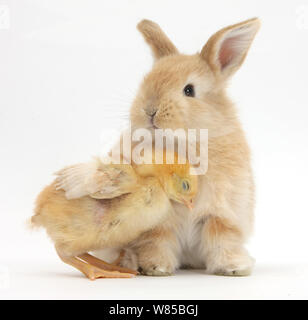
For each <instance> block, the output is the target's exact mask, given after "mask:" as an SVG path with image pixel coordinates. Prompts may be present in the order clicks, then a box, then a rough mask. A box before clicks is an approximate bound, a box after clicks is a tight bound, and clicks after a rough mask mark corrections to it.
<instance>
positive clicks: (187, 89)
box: [183, 84, 195, 97]
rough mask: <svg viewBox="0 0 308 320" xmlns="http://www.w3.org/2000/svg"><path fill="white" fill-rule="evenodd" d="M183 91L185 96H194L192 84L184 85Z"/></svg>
mask: <svg viewBox="0 0 308 320" xmlns="http://www.w3.org/2000/svg"><path fill="white" fill-rule="evenodd" d="M183 91H184V94H185V96H187V97H194V96H195V89H194V86H193V85H192V84H188V85H186V86H185V88H184V90H183Z"/></svg>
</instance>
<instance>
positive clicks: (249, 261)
mask: <svg viewBox="0 0 308 320" xmlns="http://www.w3.org/2000/svg"><path fill="white" fill-rule="evenodd" d="M254 262H255V260H254V259H253V258H252V257H250V256H249V255H248V254H246V253H243V254H241V255H234V256H231V257H228V258H224V259H218V260H217V261H211V264H210V265H209V266H208V267H207V270H208V271H209V272H210V273H213V274H216V275H220V276H233V277H240V276H249V275H250V274H251V271H252V269H253V266H254Z"/></svg>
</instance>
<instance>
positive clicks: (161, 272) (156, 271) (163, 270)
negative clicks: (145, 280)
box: [139, 265, 174, 277]
mask: <svg viewBox="0 0 308 320" xmlns="http://www.w3.org/2000/svg"><path fill="white" fill-rule="evenodd" d="M139 271H140V273H141V274H143V275H146V276H158V277H165V276H171V275H172V274H173V271H174V270H173V268H172V267H171V266H158V265H153V266H151V267H149V268H146V269H144V268H142V267H140V268H139Z"/></svg>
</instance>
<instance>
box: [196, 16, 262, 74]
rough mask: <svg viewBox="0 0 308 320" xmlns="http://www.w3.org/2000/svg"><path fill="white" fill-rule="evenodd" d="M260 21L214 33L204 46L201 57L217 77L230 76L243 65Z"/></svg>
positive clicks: (256, 20)
mask: <svg viewBox="0 0 308 320" xmlns="http://www.w3.org/2000/svg"><path fill="white" fill-rule="evenodd" d="M259 27H260V21H259V19H258V18H253V19H250V20H246V21H243V22H241V23H238V24H235V25H232V26H229V27H226V28H224V29H221V30H220V31H218V32H216V33H215V34H214V35H213V36H212V37H211V38H210V39H209V40H208V42H207V43H206V44H205V46H204V47H203V49H202V51H201V56H202V57H203V58H204V59H205V60H206V61H207V63H208V64H209V66H210V67H211V69H212V70H213V71H214V73H215V74H217V75H218V76H222V77H223V78H227V77H229V76H231V75H232V74H233V73H234V72H235V71H236V70H237V69H238V68H239V67H240V66H241V64H242V63H243V61H244V59H245V57H246V54H247V52H248V49H249V47H250V45H251V43H252V40H253V39H254V37H255V35H256V33H257V31H258V29H259Z"/></svg>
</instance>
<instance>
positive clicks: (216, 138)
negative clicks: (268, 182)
mask: <svg viewBox="0 0 308 320" xmlns="http://www.w3.org/2000/svg"><path fill="white" fill-rule="evenodd" d="M259 25H260V23H259V20H258V19H257V18H254V19H250V20H247V21H244V22H241V23H238V24H235V25H231V26H228V27H226V28H224V29H221V30H220V31H218V32H217V33H215V34H214V35H213V36H212V37H211V38H210V39H209V40H208V41H207V43H206V44H205V45H204V47H203V48H202V50H201V52H200V53H197V54H193V55H184V54H180V53H179V52H178V50H177V48H176V47H175V46H174V44H173V43H172V42H171V41H170V40H169V39H168V37H167V36H166V35H165V34H164V33H163V31H162V30H161V29H160V27H159V26H158V25H157V24H156V23H154V22H152V21H149V20H143V21H141V22H140V23H139V24H138V29H139V31H140V32H141V33H142V35H143V36H144V38H145V40H146V42H147V43H148V44H149V45H150V47H151V49H152V53H153V56H154V60H155V61H154V65H153V68H152V70H151V71H150V72H149V73H148V74H147V75H146V76H145V78H144V80H143V82H142V83H141V85H140V89H139V92H138V94H137V96H136V98H135V100H134V102H133V105H132V107H131V111H130V119H131V124H132V128H133V129H136V128H147V129H149V130H151V131H152V132H154V130H155V129H156V128H163V129H164V128H171V129H177V128H184V129H188V128H197V129H198V128H200V129H202V128H206V129H208V133H209V139H208V170H207V172H206V174H205V175H202V176H199V192H198V195H197V199H196V202H195V208H194V211H193V214H191V213H189V212H188V210H187V208H185V207H184V206H183V205H180V204H177V203H174V208H175V210H176V212H177V215H175V216H174V217H173V218H172V219H169V221H168V222H165V223H164V224H163V225H160V226H158V227H156V228H155V229H153V230H151V231H149V232H147V233H145V234H143V235H142V236H141V237H140V238H139V239H138V240H137V241H135V242H134V244H133V245H132V246H131V247H130V249H131V250H129V251H130V252H134V255H135V256H136V258H137V259H136V261H137V263H136V264H135V265H131V263H130V261H132V260H134V259H128V258H127V259H124V260H123V261H124V264H126V265H125V266H126V267H130V268H132V267H133V268H139V269H140V270H142V272H143V273H144V274H148V275H169V274H172V273H173V272H174V271H175V270H176V269H177V268H180V267H192V268H205V269H206V270H207V272H209V273H214V274H221V275H238V276H240V275H248V274H250V272H251V270H252V267H253V264H254V259H253V258H251V257H250V255H249V254H248V252H247V250H246V249H245V247H244V244H245V242H246V240H247V238H248V236H249V235H250V234H251V232H252V229H253V221H254V219H253V218H254V182H253V176H252V170H251V163H250V151H249V147H248V145H247V142H246V139H245V135H244V132H243V130H242V127H241V125H240V122H239V120H238V118H237V114H236V109H235V108H234V106H233V103H232V101H231V100H230V99H229V98H228V96H227V94H226V90H225V88H226V85H227V82H228V80H229V79H230V78H231V76H232V75H233V74H234V73H235V72H236V71H237V70H238V69H239V67H240V66H241V64H242V63H243V61H244V59H245V57H246V54H247V52H248V49H249V47H250V45H251V43H252V41H253V39H254V37H255V35H256V33H257V31H258V29H259ZM89 166H91V164H89ZM90 171H91V170H90ZM90 171H89V175H90ZM91 174H92V178H93V179H92V181H93V180H95V170H94V171H93V170H92V171H91ZM89 177H90V176H88V178H89ZM69 189H70V187H69V186H67V190H66V191H67V192H69V191H70V190H69ZM84 192H86V188H84Z"/></svg>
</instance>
